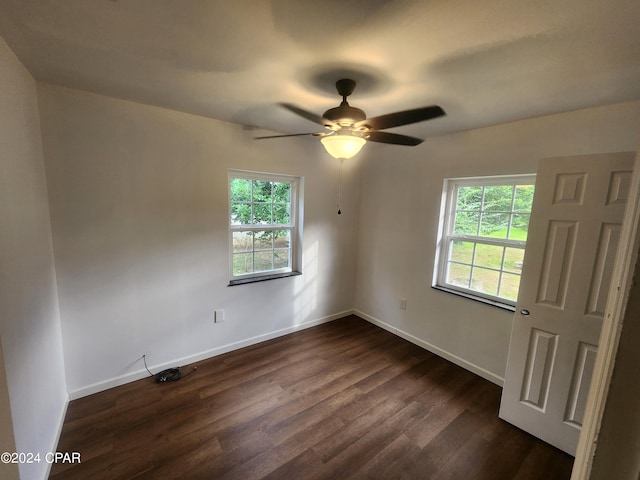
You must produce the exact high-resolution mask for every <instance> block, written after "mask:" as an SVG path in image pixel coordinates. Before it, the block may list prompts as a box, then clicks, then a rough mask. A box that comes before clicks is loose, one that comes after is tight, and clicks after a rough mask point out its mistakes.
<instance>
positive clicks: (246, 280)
mask: <svg viewBox="0 0 640 480" xmlns="http://www.w3.org/2000/svg"><path fill="white" fill-rule="evenodd" d="M298 275H302V272H286V273H274V274H273V275H262V276H260V277H251V278H239V279H235V280H229V285H227V286H228V287H235V286H236V285H246V284H247V283H257V282H266V281H267V280H275V279H277V278H287V277H296V276H298Z"/></svg>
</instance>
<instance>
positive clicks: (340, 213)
mask: <svg viewBox="0 0 640 480" xmlns="http://www.w3.org/2000/svg"><path fill="white" fill-rule="evenodd" d="M343 163H344V159H341V160H340V176H339V177H338V215H342V210H340V202H341V201H342V164H343Z"/></svg>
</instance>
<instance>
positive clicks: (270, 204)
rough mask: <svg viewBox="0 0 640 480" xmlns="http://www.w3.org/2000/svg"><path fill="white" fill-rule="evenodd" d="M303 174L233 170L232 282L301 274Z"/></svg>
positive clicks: (231, 283)
mask: <svg viewBox="0 0 640 480" xmlns="http://www.w3.org/2000/svg"><path fill="white" fill-rule="evenodd" d="M300 183H301V179H300V178H299V177H292V176H285V175H272V174H266V173H253V172H242V171H230V172H229V206H230V208H229V236H230V245H231V248H230V256H231V258H230V266H231V267H230V270H231V281H230V283H229V284H230V285H237V284H241V283H248V282H255V281H259V280H268V279H272V278H279V277H283V276H289V275H295V274H299V271H298V264H299V260H298V254H299V251H300V249H299V244H300V233H301V232H300V228H299V226H298V222H299V219H298V217H299V215H300V210H301V209H300V206H299V205H298V201H299V197H300V195H299V190H300Z"/></svg>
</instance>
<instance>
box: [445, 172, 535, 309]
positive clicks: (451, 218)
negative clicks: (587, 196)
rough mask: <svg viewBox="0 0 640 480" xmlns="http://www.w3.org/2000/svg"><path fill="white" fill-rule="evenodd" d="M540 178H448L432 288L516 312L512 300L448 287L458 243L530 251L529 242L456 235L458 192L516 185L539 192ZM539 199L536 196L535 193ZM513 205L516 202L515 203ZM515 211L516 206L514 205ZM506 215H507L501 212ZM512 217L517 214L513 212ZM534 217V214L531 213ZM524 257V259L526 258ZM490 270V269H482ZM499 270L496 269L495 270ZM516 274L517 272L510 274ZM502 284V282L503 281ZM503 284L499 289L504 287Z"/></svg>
mask: <svg viewBox="0 0 640 480" xmlns="http://www.w3.org/2000/svg"><path fill="white" fill-rule="evenodd" d="M535 181H536V174H535V173H530V174H519V175H492V176H478V177H460V178H446V179H445V180H444V184H443V192H442V201H441V210H440V226H439V229H438V239H437V245H436V259H435V260H436V263H435V265H436V267H435V268H434V274H433V283H432V287H433V288H435V289H438V290H442V291H445V292H448V293H453V294H456V295H460V296H463V297H465V298H469V299H472V300H476V301H479V302H482V303H486V304H489V305H494V306H497V307H500V308H504V309H507V310H511V311H515V305H516V302H517V298H516V300H510V299H507V298H504V297H499V296H496V295H492V294H489V293H485V292H481V291H477V290H473V289H471V288H465V287H463V286H460V285H455V284H451V283H448V282H447V281H446V279H447V272H448V267H449V260H450V259H449V255H450V253H449V252H450V249H451V244H452V243H453V242H454V241H455V240H460V241H467V242H473V243H475V244H476V245H477V244H482V245H498V246H502V247H507V248H519V249H522V250H526V244H527V242H526V240H525V241H523V240H514V239H508V238H506V239H501V238H493V237H487V236H481V235H468V234H455V233H453V228H454V225H455V214H456V210H455V206H456V204H457V197H458V191H459V189H460V188H461V187H472V186H473V187H491V186H505V185H506V186H516V185H534V188H535ZM534 195H535V193H534ZM512 202H513V200H512ZM512 208H513V203H512ZM497 213H503V212H497ZM509 214H510V215H514V214H517V212H516V211H514V210H511V211H510V212H509ZM529 214H531V212H529ZM523 256H524V255H523ZM470 265H471V266H473V265H474V259H472V260H471V264H470ZM482 268H487V267H482ZM493 270H495V269H493ZM498 271H500V272H501V273H504V272H505V270H504V260H503V264H502V265H501V268H500V270H498ZM506 273H513V272H508V271H507V272H506ZM521 275H522V274H521V273H520V277H521V278H522V276H521ZM500 281H501V280H500ZM500 281H499V284H498V285H499V286H500Z"/></svg>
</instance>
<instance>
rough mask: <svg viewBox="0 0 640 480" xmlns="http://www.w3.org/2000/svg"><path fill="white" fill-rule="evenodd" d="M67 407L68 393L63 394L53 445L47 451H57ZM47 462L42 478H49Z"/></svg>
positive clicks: (49, 467)
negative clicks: (62, 403)
mask: <svg viewBox="0 0 640 480" xmlns="http://www.w3.org/2000/svg"><path fill="white" fill-rule="evenodd" d="M67 408H69V395H68V394H67V395H66V396H65V399H64V405H63V406H62V412H60V416H59V418H58V428H57V432H56V435H55V439H54V441H53V445H52V446H51V448H50V449H49V452H57V451H58V445H59V444H60V436H61V435H62V427H63V426H64V419H65V418H66V416H67ZM46 463H47V468H46V470H45V474H44V478H45V479H46V478H49V475H50V474H51V465H52V463H51V462H46Z"/></svg>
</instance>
